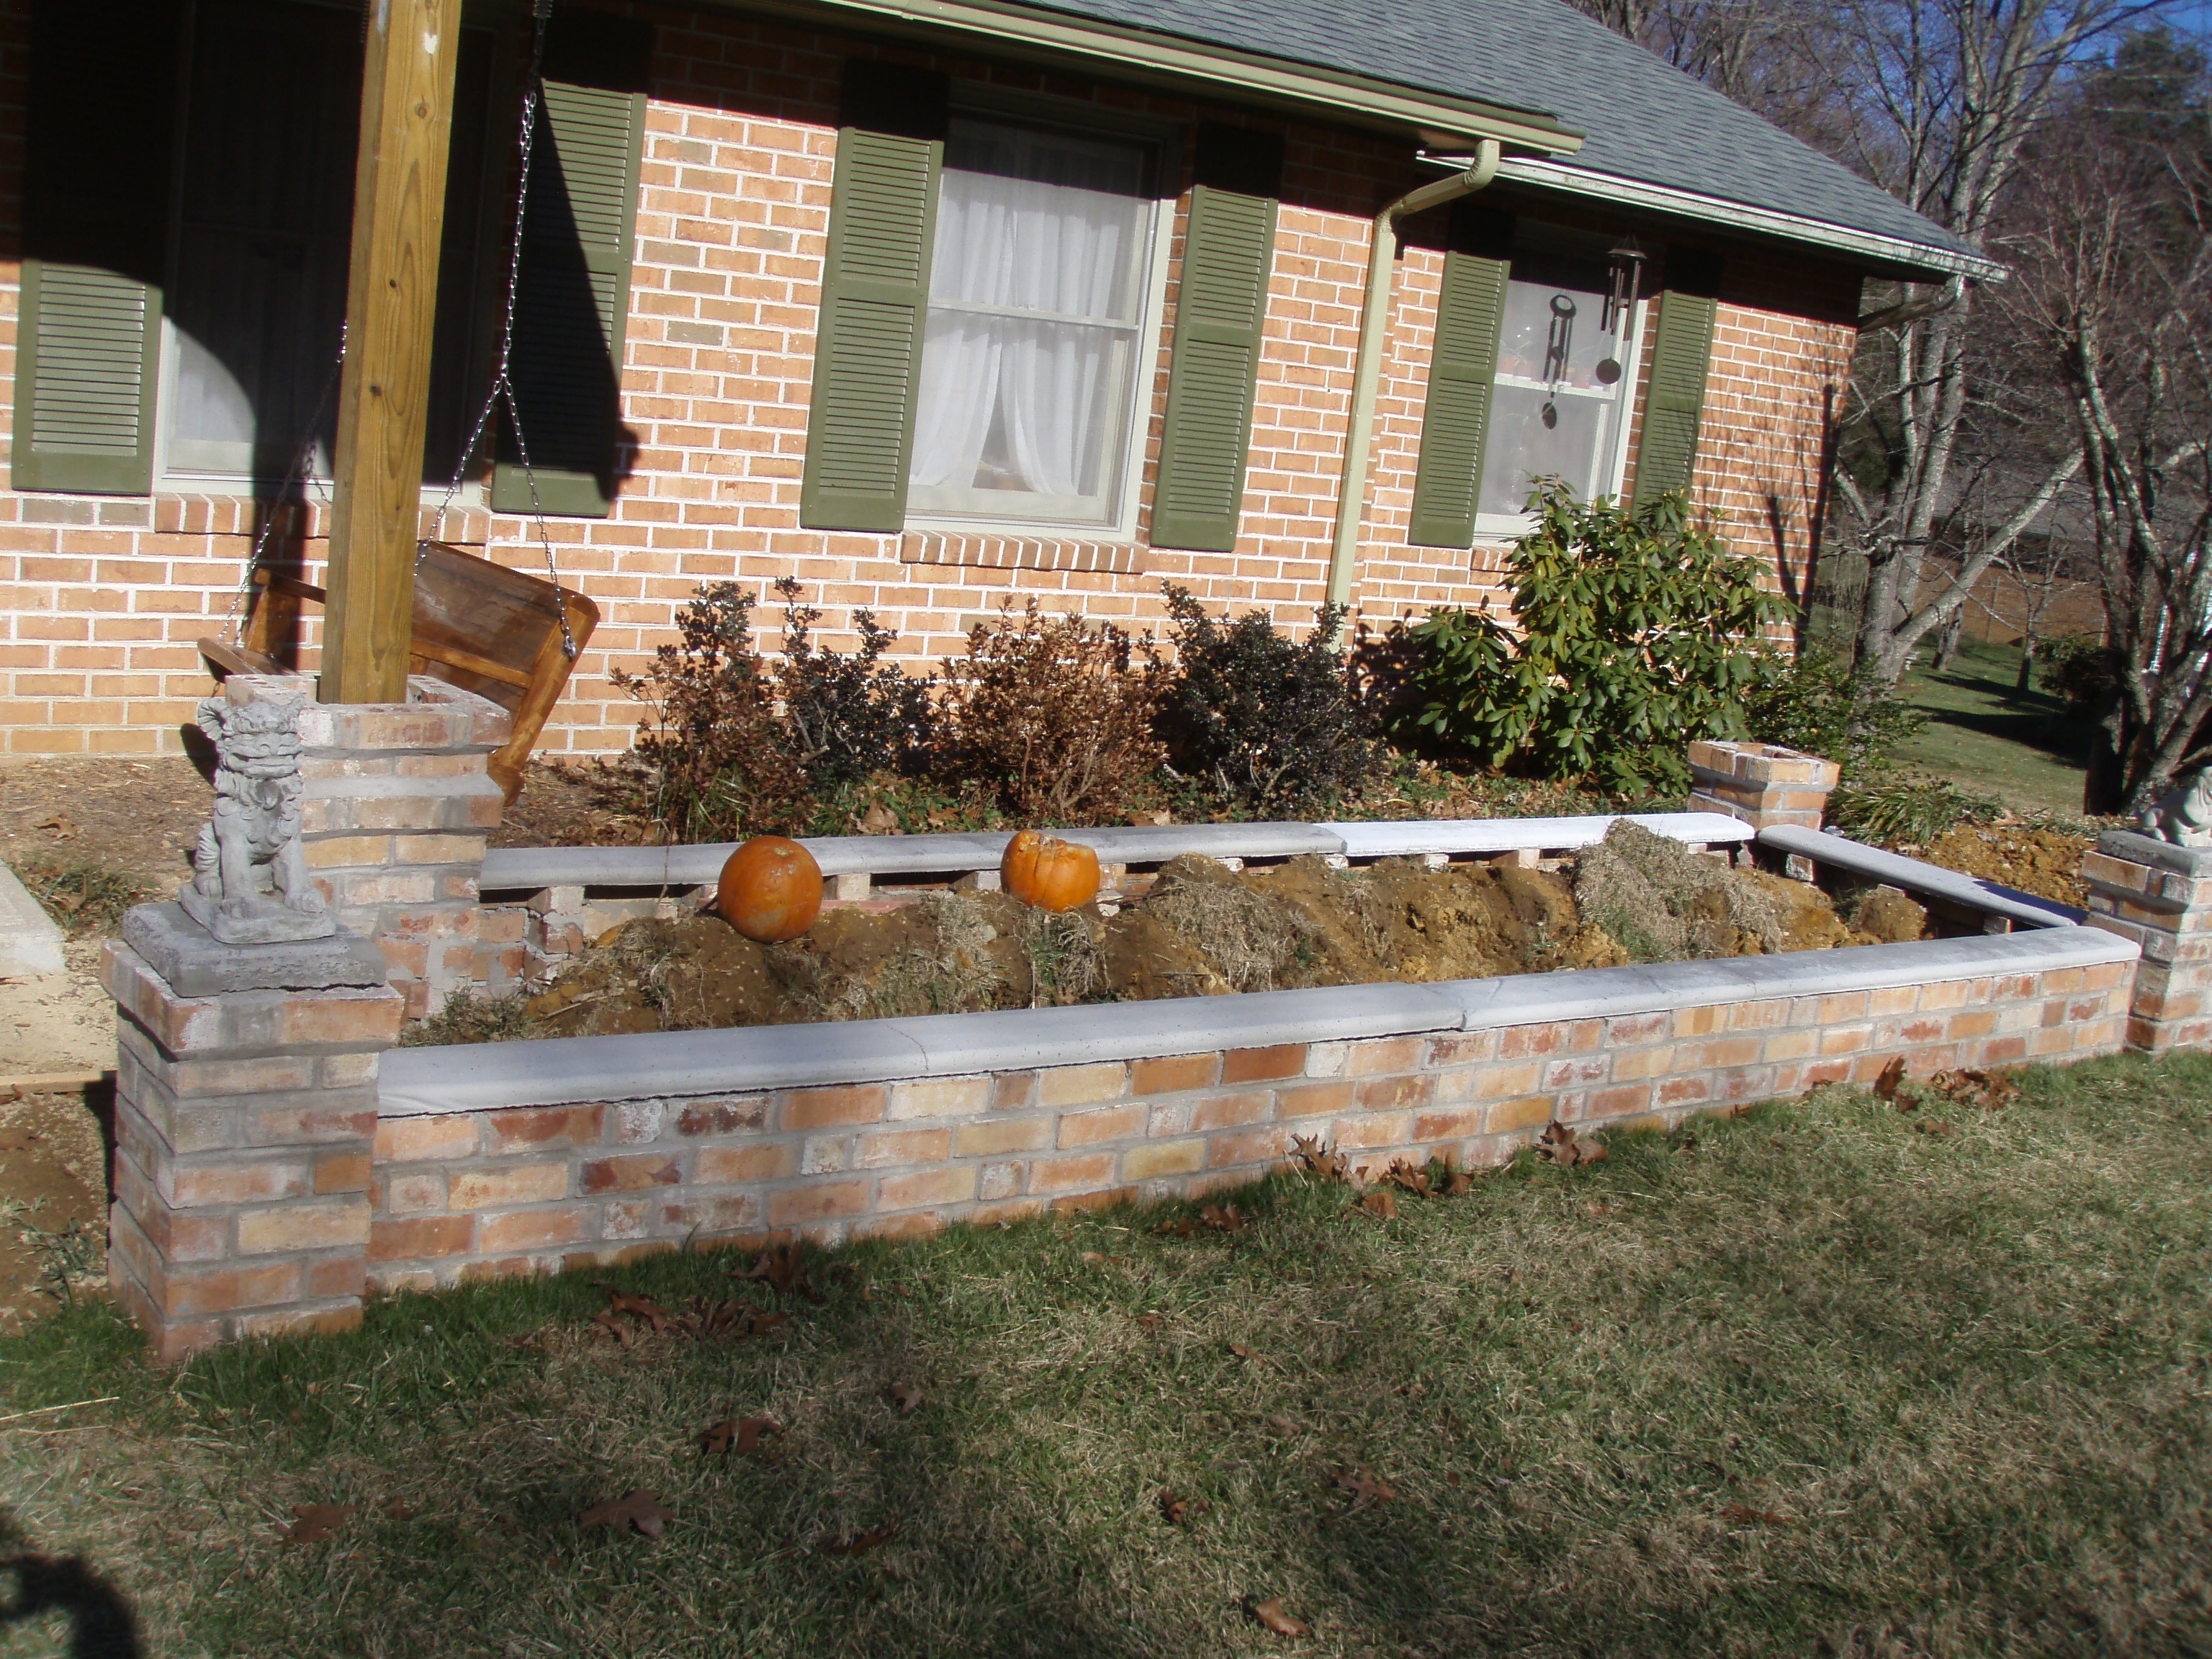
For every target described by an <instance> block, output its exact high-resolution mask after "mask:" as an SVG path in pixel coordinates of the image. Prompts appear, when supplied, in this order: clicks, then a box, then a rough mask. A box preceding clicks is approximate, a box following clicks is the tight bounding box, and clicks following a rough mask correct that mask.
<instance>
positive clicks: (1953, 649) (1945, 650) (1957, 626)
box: [1934, 605, 1966, 674]
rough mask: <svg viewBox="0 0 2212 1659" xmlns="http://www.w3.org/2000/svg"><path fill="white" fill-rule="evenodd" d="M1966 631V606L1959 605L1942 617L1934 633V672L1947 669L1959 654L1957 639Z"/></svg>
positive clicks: (1939, 672)
mask: <svg viewBox="0 0 2212 1659" xmlns="http://www.w3.org/2000/svg"><path fill="white" fill-rule="evenodd" d="M1965 634H1966V606H1965V605H1960V607H1959V608H1958V609H1957V610H1956V611H1953V612H1952V613H1951V614H1950V615H1949V616H1948V617H1946V618H1945V619H1944V622H1943V626H1942V628H1941V629H1939V630H1938V631H1937V633H1936V666H1935V670H1934V671H1935V672H1936V673H1938V674H1941V673H1942V672H1944V671H1947V670H1948V668H1949V667H1950V666H1951V665H1952V663H1953V662H1954V661H1955V660H1957V659H1958V655H1959V641H1960V639H1961V638H1962V637H1964V635H1965Z"/></svg>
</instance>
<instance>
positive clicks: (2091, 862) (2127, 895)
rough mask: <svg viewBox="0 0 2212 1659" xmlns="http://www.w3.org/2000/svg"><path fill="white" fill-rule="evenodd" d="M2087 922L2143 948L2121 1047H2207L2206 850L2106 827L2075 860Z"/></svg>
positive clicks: (2210, 1001) (2211, 990) (2211, 920)
mask: <svg viewBox="0 0 2212 1659" xmlns="http://www.w3.org/2000/svg"><path fill="white" fill-rule="evenodd" d="M2081 878H2082V880H2084V881H2086V882H2087V883H2088V884H2089V925H2090V926H2091V927H2102V928H2104V929H2105V930H2106V932H2108V933H2118V934H2119V935H2120V936H2121V937H2122V938H2124V939H2133V940H2135V942H2136V944H2137V945H2141V946H2142V961H2141V962H2139V963H2136V989H2135V1000H2134V1003H2133V1006H2131V1007H2130V1009H2129V1012H2128V1046H2129V1047H2130V1048H2144V1049H2148V1051H2149V1052H2150V1053H2152V1054H2164V1053H2165V1052H2166V1050H2167V1049H2169V1048H2205V1047H2207V1046H2212V848H2197V847H2176V846H2174V845H2173V844H2172V842H2163V841H2154V840H2153V839H2152V838H2151V837H2150V836H2139V835H2137V834H2136V833H2135V831H2133V830H2131V829H2108V830H2106V832H2105V833H2104V834H2103V835H2102V836H2099V837H2098V838H2097V844H2096V846H2095V847H2094V848H2092V849H2091V850H2090V851H2089V852H2088V853H2087V854H2085V855H2084V856H2083V858H2082V860H2081Z"/></svg>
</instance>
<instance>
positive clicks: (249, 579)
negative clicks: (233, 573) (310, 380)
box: [225, 318, 346, 645]
mask: <svg viewBox="0 0 2212 1659" xmlns="http://www.w3.org/2000/svg"><path fill="white" fill-rule="evenodd" d="M345 349H346V323H345V319H343V318H340V319H338V355H337V358H336V360H335V361H333V362H331V372H330V374H327V375H326V376H325V377H324V380H323V390H322V393H321V395H320V396H319V397H318V398H316V399H315V412H314V413H313V414H312V415H310V416H307V434H306V435H305V436H303V437H302V438H301V440H300V447H298V448H297V449H295V450H294V451H293V452H292V470H291V471H289V472H287V473H286V474H285V475H284V477H283V482H282V483H279V484H278V485H277V486H276V495H275V496H274V497H273V498H272V499H271V500H270V503H269V511H268V514H267V516H265V517H264V519H263V520H261V530H260V533H259V534H258V535H257V536H255V537H254V538H253V551H252V552H251V553H249V554H247V555H246V568H245V569H244V570H243V571H241V572H240V574H239V578H238V588H237V591H236V592H234V593H233V594H232V595H231V596H230V615H229V617H228V619H227V620H228V623H229V626H228V629H226V630H225V631H226V632H228V634H229V635H230V643H231V644H233V645H236V644H238V643H240V641H242V640H243V639H244V638H245V635H246V617H245V615H244V612H243V607H244V605H245V604H246V594H247V593H248V592H251V591H252V587H253V573H254V572H255V571H257V570H258V569H260V568H261V556H262V555H263V554H264V553H265V552H267V551H268V550H269V538H270V537H271V536H273V535H275V534H276V525H277V521H278V520H280V519H281V518H282V517H283V507H284V498H285V497H286V496H287V495H290V494H291V493H292V489H293V487H294V486H295V485H298V486H301V488H303V489H304V487H305V486H306V484H307V479H308V476H309V474H310V473H312V472H313V470H314V465H315V460H314V457H315V433H316V429H317V428H319V427H320V426H321V425H322V423H323V410H325V409H327V408H328V407H329V406H330V401H331V393H332V392H335V391H337V385H338V376H339V375H340V374H342V373H343V370H344V368H345ZM306 502H307V497H306V496H305V495H302V496H301V505H302V506H304V505H306Z"/></svg>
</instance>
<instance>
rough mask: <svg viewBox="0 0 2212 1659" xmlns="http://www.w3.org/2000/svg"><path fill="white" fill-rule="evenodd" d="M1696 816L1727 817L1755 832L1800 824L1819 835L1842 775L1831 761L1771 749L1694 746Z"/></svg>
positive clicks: (1770, 746) (1754, 745) (1747, 745)
mask: <svg viewBox="0 0 2212 1659" xmlns="http://www.w3.org/2000/svg"><path fill="white" fill-rule="evenodd" d="M1690 775H1691V776H1692V779H1694V780H1695V782H1694V783H1693V785H1692V788H1691V792H1690V811H1692V812H1725V813H1727V814H1728V815H1729V817H1733V818H1741V819H1742V820H1743V821H1744V822H1745V823H1747V824H1749V825H1750V826H1751V827H1752V828H1753V829H1766V828H1767V827H1768V826H1769V825H1771V824H1777V823H1790V824H1796V825H1797V826H1798V827H1799V828H1801V829H1819V828H1820V817H1821V814H1822V813H1824V812H1826V811H1827V808H1828V793H1829V792H1830V791H1831V790H1832V789H1833V788H1834V787H1836V779H1837V777H1838V775H1839V771H1838V767H1837V765H1836V763H1835V762H1833V761H1826V760H1822V759H1821V758H1820V757H1819V756H1818V755H1802V754H1800V753H1798V751H1797V750H1795V749H1784V748H1783V747H1781V746H1780V745H1779V744H1771V743H1718V742H1708V741H1706V740H1705V739H1703V738H1700V739H1699V741H1697V742H1695V743H1693V744H1691V745H1690Z"/></svg>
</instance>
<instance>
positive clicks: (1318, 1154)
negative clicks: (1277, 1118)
mask: <svg viewBox="0 0 2212 1659" xmlns="http://www.w3.org/2000/svg"><path fill="white" fill-rule="evenodd" d="M1291 1157H1292V1158H1296V1159H1297V1161H1298V1162H1299V1163H1300V1164H1304V1166H1305V1170H1306V1173H1307V1174H1309V1175H1316V1176H1320V1177H1321V1178H1322V1180H1323V1181H1349V1180H1351V1179H1352V1160H1351V1159H1350V1158H1346V1156H1345V1155H1344V1154H1343V1153H1342V1152H1339V1151H1338V1150H1337V1149H1336V1148H1335V1147H1334V1146H1324V1145H1322V1138H1321V1137H1320V1136H1319V1135H1292V1136H1291Z"/></svg>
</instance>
